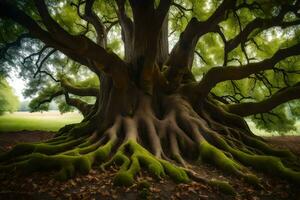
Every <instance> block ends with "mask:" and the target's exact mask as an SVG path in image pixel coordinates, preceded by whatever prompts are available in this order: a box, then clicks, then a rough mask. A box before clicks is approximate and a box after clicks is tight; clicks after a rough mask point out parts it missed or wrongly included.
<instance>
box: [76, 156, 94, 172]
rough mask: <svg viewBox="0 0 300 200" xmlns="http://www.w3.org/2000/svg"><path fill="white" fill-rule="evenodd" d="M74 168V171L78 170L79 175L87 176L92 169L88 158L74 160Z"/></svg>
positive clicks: (81, 157)
mask: <svg viewBox="0 0 300 200" xmlns="http://www.w3.org/2000/svg"><path fill="white" fill-rule="evenodd" d="M74 166H76V169H78V171H79V172H80V173H82V174H88V173H89V171H90V170H91V168H92V163H91V161H90V159H89V158H88V156H80V157H78V158H77V159H76V160H75V162H74Z"/></svg>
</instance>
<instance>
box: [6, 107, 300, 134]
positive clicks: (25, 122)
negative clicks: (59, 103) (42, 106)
mask: <svg viewBox="0 0 300 200" xmlns="http://www.w3.org/2000/svg"><path fill="white" fill-rule="evenodd" d="M81 120H82V115H81V114H79V113H77V112H73V113H66V114H60V113H59V112H58V111H50V112H43V113H39V112H36V113H29V112H15V113H7V114H5V115H2V116H0V132H14V131H23V130H27V131H54V132H55V131H58V130H59V129H60V128H61V127H63V126H65V125H66V124H73V123H78V122H80V121H81ZM247 122H248V124H249V127H250V129H251V130H252V131H253V132H254V133H255V134H257V135H260V136H278V135H279V134H278V133H277V132H268V131H265V130H260V129H257V128H256V127H255V124H254V123H253V122H251V121H249V120H248V121H247ZM296 127H297V131H289V132H287V133H285V135H299V133H300V122H297V123H296Z"/></svg>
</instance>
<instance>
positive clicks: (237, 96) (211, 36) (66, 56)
mask: <svg viewBox="0 0 300 200" xmlns="http://www.w3.org/2000/svg"><path fill="white" fill-rule="evenodd" d="M2 2H3V3H2V4H3V5H2V9H5V8H7V9H5V10H4V11H3V12H2V15H3V17H4V18H1V21H0V26H1V38H0V44H1V46H2V47H1V54H0V55H1V63H2V64H1V65H2V67H1V71H2V73H3V72H5V71H6V72H7V71H8V70H10V69H11V68H12V67H20V68H21V70H22V75H23V76H26V77H27V78H28V79H29V80H30V81H29V84H28V89H27V90H26V92H25V95H26V96H34V95H36V94H38V95H39V97H38V98H35V99H34V100H33V102H32V103H31V107H32V109H33V110H38V109H41V110H45V109H47V102H49V101H51V100H52V99H55V98H56V97H59V96H61V97H60V98H57V101H58V102H59V104H60V106H59V107H60V108H61V111H68V110H70V109H71V107H70V106H69V105H68V104H66V102H65V98H63V93H62V92H59V91H60V89H59V88H60V87H61V85H60V83H59V81H60V80H62V79H74V81H75V80H76V81H77V80H79V81H84V82H85V86H90V85H89V84H88V83H87V82H90V84H94V83H95V81H89V80H93V77H94V80H95V79H96V78H95V74H94V73H92V72H90V71H89V70H88V68H89V69H91V70H92V71H95V70H97V69H93V68H92V67H90V65H89V64H88V63H87V61H83V60H78V58H79V57H77V56H76V55H73V54H74V53H70V52H67V51H66V50H63V48H62V45H63V44H58V43H59V41H58V40H59V39H58V38H57V39H56V38H52V39H50V38H51V37H50V35H48V36H49V38H48V36H47V34H49V33H47V32H45V31H44V30H45V29H49V28H50V27H51V28H50V29H52V28H53V33H52V31H50V32H51V34H53V35H55V34H59V33H60V32H64V31H67V32H65V33H64V34H66V35H65V36H63V34H61V37H62V38H61V39H62V40H64V42H65V43H66V42H67V41H68V40H69V41H70V44H68V45H69V46H70V48H71V46H72V45H73V46H74V45H75V44H76V43H77V42H75V41H77V40H78V42H84V40H86V39H88V40H91V42H88V44H87V45H93V43H99V42H100V43H101V42H102V43H103V45H104V47H105V49H106V50H107V52H109V51H111V52H114V53H115V54H116V55H118V56H120V57H121V58H125V57H126V55H125V53H126V52H127V50H125V49H124V45H125V44H124V43H125V42H126V38H124V37H125V36H124V34H125V32H124V31H123V33H122V27H123V26H124V24H123V23H131V22H130V21H131V19H130V18H132V17H133V16H132V10H131V8H130V5H129V2H127V1H95V2H94V3H92V4H91V5H86V3H85V1H82V0H79V1H73V0H72V1H71V0H62V1H50V0H49V1H47V2H46V6H47V7H48V11H49V14H50V15H51V17H52V18H53V20H54V21H53V22H55V24H56V25H55V24H53V23H52V22H50V19H48V17H49V16H40V14H39V11H41V9H45V8H43V5H42V3H38V4H39V5H38V8H37V7H36V5H35V3H34V1H30V0H28V1H12V2H10V3H9V4H7V5H6V3H4V2H5V1H2ZM221 2H222V1H212V0H211V1H193V0H176V1H174V2H172V3H171V7H170V11H169V17H168V25H167V26H168V27H169V31H168V33H166V34H168V48H170V49H172V48H173V47H174V46H176V43H177V40H178V39H179V38H180V37H184V33H182V32H183V31H184V30H185V27H189V26H192V25H193V26H195V27H196V26H197V25H198V26H200V27H201V26H203V27H207V28H209V29H207V30H205V31H201V30H200V28H199V31H198V33H197V34H198V36H197V40H198V38H199V41H197V42H196V43H195V47H194V48H193V49H194V51H193V54H194V55H193V57H194V59H192V60H191V61H188V62H190V63H186V64H188V65H190V66H191V68H192V72H193V74H194V75H195V76H196V78H197V80H200V79H201V77H203V75H204V74H206V73H207V72H208V71H209V70H210V69H211V68H214V67H216V66H234V67H238V66H240V65H242V66H247V65H249V64H250V65H251V63H260V62H261V61H262V60H265V59H269V58H272V57H274V55H276V52H277V51H278V50H279V49H285V48H288V47H292V46H293V45H295V44H297V43H298V42H299V25H298V24H299V21H300V20H299V18H298V17H299V13H298V9H297V2H295V1H285V2H280V1H236V3H235V6H232V7H231V9H230V10H228V12H227V11H226V12H227V13H226V16H222V17H221V16H219V18H217V17H218V16H216V17H215V16H214V15H216V14H214V13H216V11H217V12H218V14H219V15H220V14H221V12H223V11H222V10H221V9H222V8H221V7H220V5H223V4H224V6H225V3H226V2H225V3H223V4H221ZM36 4H37V2H36ZM12 5H14V7H12ZM158 5H159V2H156V6H158ZM91 6H92V9H93V12H92V14H89V13H88V9H91ZM219 10H220V11H219ZM23 15H24V16H23ZM41 18H42V19H41ZM211 18H216V19H214V21H212V23H213V24H212V25H211V27H209V26H208V25H205V23H207V22H209V23H210V21H209V20H210V19H211ZM96 19H97V20H96ZM41 20H42V21H41ZM16 22H17V23H16ZM204 22H205V23H204ZM194 24H195V25H194ZM58 25H59V26H61V28H59V29H58V28H55V26H58ZM53 26H54V27H53ZM128 27H129V28H130V25H128ZM123 28H124V27H123ZM193 28H194V27H193ZM54 29H58V30H55V31H56V33H55V34H54ZM184 32H187V30H186V31H184ZM202 32H203V33H202ZM71 36H72V37H73V39H74V41H73V39H71V38H67V37H71ZM83 36H84V37H83ZM102 37H103V38H104V39H102ZM187 37H189V38H190V39H193V37H194V36H193V35H188V36H187ZM50 40H51V41H50ZM56 40H57V41H56ZM97 40H99V41H97ZM100 40H101V41H100ZM72 43H73V44H72ZM78 44H79V43H78ZM65 45H67V44H65ZM75 46H76V45H75ZM75 46H74V47H72V48H77V47H75ZM296 46H297V45H296ZM295 48H298V46H297V47H295ZM295 48H294V51H297V49H295ZM174 49H175V48H173V51H171V52H174ZM298 49H299V48H298ZM283 53H284V52H283ZM71 54H72V55H71ZM115 54H111V53H108V54H106V56H108V57H109V56H114V55H115ZM292 54H294V53H292ZM104 55H105V54H103V56H104ZM171 55H172V54H171ZM124 56H125V57H124ZM96 57H98V56H96ZM100 57H101V56H99V58H100ZM281 57H283V56H279V58H280V59H277V60H276V62H275V63H273V64H271V65H270V64H268V65H269V66H266V65H265V66H264V67H265V68H267V67H268V69H261V70H260V69H258V70H255V71H254V72H253V73H252V72H251V73H249V76H248V74H247V76H248V77H245V76H244V77H238V78H237V79H241V80H224V81H223V80H222V83H220V84H217V85H216V86H215V87H214V88H213V90H212V94H214V95H216V96H218V97H220V98H221V99H222V101H223V102H226V103H234V104H239V103H249V102H259V101H262V100H264V99H266V98H269V97H270V96H272V95H273V94H275V93H276V92H277V91H279V90H280V89H282V88H285V87H289V86H293V85H295V84H297V82H298V80H299V65H300V63H299V62H300V61H299V57H297V56H296V55H295V56H292V57H288V58H286V59H281ZM285 57H286V56H284V58H285ZM107 59H109V58H107ZM279 61H280V62H279ZM101 62H102V61H101ZM103 62H106V61H104V60H103ZM108 65H111V63H109V64H108ZM100 68H101V67H100ZM110 68H113V67H112V66H111V67H110ZM220 73H223V72H221V71H220ZM74 81H73V82H74ZM71 82H72V81H71ZM217 82H219V81H217ZM97 84H99V83H96V85H95V84H94V85H92V86H96V87H97ZM77 85H78V84H77ZM71 97H72V96H71ZM80 99H81V100H83V101H86V100H88V103H93V102H94V100H93V99H91V98H89V99H82V98H79V100H80ZM37 102H40V103H41V105H40V106H39V105H37ZM42 104H44V105H42ZM244 105H245V104H244ZM246 116H249V114H247V115H246ZM298 116H299V101H288V103H285V104H282V105H280V106H279V105H278V106H273V107H272V109H269V110H266V111H264V112H262V113H252V115H251V116H250V118H251V119H252V120H253V121H254V122H255V123H256V124H257V126H258V127H260V128H264V129H267V130H276V131H282V132H284V131H287V130H293V129H294V128H295V127H294V123H295V121H296V120H298ZM279 122H284V123H279Z"/></svg>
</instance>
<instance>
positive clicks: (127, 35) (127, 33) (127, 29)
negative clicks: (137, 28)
mask: <svg viewBox="0 0 300 200" xmlns="http://www.w3.org/2000/svg"><path fill="white" fill-rule="evenodd" d="M116 2H117V6H118V10H117V14H118V19H119V21H120V25H121V28H122V40H123V42H124V48H125V49H124V52H125V61H127V62H129V61H130V59H131V57H132V52H133V43H132V38H133V22H132V20H131V19H130V18H129V17H128V16H127V14H126V11H125V2H126V1H125V0H116Z"/></svg>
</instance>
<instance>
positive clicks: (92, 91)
mask: <svg viewBox="0 0 300 200" xmlns="http://www.w3.org/2000/svg"><path fill="white" fill-rule="evenodd" d="M61 86H62V87H63V88H64V89H65V90H66V91H67V92H68V93H71V94H75V95H78V96H95V97H97V96H99V90H98V88H93V87H77V86H74V85H72V84H71V83H70V82H69V81H67V80H65V79H62V80H61Z"/></svg>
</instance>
